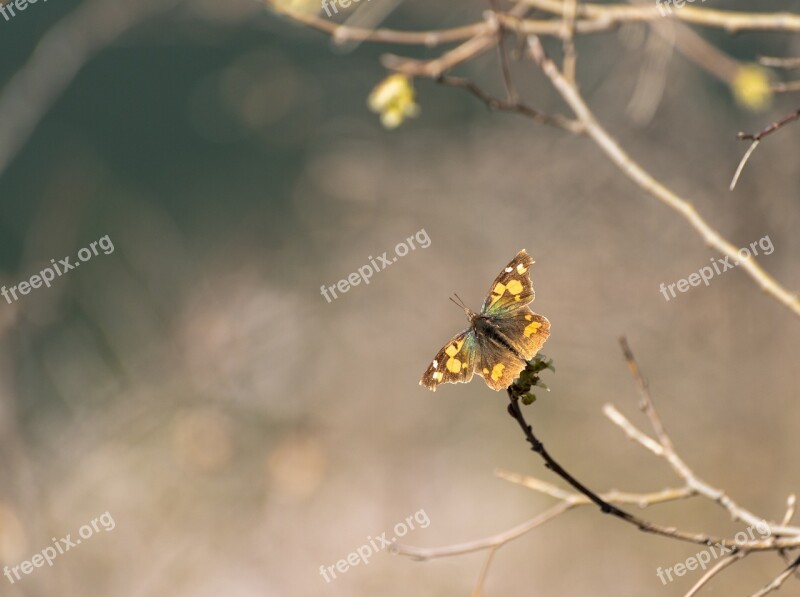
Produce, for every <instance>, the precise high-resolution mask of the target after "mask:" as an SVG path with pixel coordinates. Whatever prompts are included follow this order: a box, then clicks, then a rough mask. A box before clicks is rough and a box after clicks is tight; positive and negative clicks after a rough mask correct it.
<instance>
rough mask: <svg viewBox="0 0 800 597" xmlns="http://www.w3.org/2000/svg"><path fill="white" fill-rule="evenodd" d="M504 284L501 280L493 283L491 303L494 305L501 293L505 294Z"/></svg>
mask: <svg viewBox="0 0 800 597" xmlns="http://www.w3.org/2000/svg"><path fill="white" fill-rule="evenodd" d="M505 291H506V286H505V284H503V283H502V282H498V283H497V284H495V286H494V289H493V290H492V293H493V294H492V304H493V305H494V304H495V303H496V302H497V301H498V300H499V299H500V297H501V296H503V294H505Z"/></svg>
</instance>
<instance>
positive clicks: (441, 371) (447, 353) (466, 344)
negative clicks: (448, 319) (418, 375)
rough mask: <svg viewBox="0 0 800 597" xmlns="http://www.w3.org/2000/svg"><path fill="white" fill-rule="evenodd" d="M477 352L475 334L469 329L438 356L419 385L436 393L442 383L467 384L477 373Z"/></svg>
mask: <svg viewBox="0 0 800 597" xmlns="http://www.w3.org/2000/svg"><path fill="white" fill-rule="evenodd" d="M476 352H477V342H476V340H475V332H474V330H473V329H472V328H467V329H466V330H464V331H463V332H461V333H460V334H458V335H457V336H456V337H455V338H453V339H452V340H450V342H448V343H447V344H445V345H444V346H443V347H442V349H441V350H440V351H439V352H438V353H437V354H436V356H435V357H434V359H433V361H432V362H431V364H430V365H428V368H427V369H426V370H425V373H424V374H423V375H422V379H420V380H419V385H421V386H425V387H426V388H428V389H429V390H431V391H432V392H435V391H436V388H437V386H438V385H439V384H441V383H467V382H468V381H469V380H471V379H472V374H473V372H474V371H475V361H476V359H475V357H476Z"/></svg>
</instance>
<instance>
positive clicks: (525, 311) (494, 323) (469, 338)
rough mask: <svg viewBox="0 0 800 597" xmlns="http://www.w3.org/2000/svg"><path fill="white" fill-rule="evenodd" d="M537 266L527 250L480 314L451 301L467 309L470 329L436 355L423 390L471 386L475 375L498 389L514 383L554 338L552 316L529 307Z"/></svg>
mask: <svg viewBox="0 0 800 597" xmlns="http://www.w3.org/2000/svg"><path fill="white" fill-rule="evenodd" d="M533 263H534V261H533V259H532V258H531V256H530V255H528V254H527V253H526V252H525V249H522V251H520V252H519V253H517V255H516V257H514V259H512V260H511V262H510V263H509V264H508V265H507V266H506V267H505V268H504V269H503V271H501V272H500V275H498V276H497V278H495V281H494V283H493V284H492V289H491V290H490V291H489V296H487V297H486V300H485V301H483V306H482V307H481V311H480V313H475V312H474V311H472V310H471V309H470V308H469V307H467V306H466V305H464V303H463V301H461V299H460V298H459V301H461V302H460V304H459V303H458V302H456V301H454V300H453V299H452V298H451V299H450V300H451V301H453V302H454V303H456V305H458V306H459V307H461V308H462V309H464V313H466V315H467V319H469V323H470V326H469V327H468V328H467V329H465V330H464V331H463V332H461V333H460V334H458V335H456V336H455V337H454V338H453V339H452V340H450V342H448V343H447V344H445V345H444V346H443V347H442V349H441V350H440V351H439V352H438V353H437V354H436V357H434V359H433V362H432V363H431V364H430V365H429V366H428V369H427V370H426V371H425V373H424V375H423V376H422V379H421V380H420V381H419V384H420V385H421V386H425V387H426V388H428V389H429V390H432V391H434V392H435V391H436V388H437V387H438V386H439V384H442V383H467V382H468V381H470V380H471V379H472V375H473V373H477V374H478V375H480V376H481V377H483V379H484V380H485V381H486V385H488V386H489V387H490V388H492V389H493V390H496V391H499V390H503V389H505V388H507V387H508V386H509V385H511V382H513V381H514V380H515V379H516V378H517V376H518V375H519V373H520V371H522V370H523V369H524V368H525V365H526V361H529V360H530V359H532V358H533V357H534V356H535V355H536V353H537V352H539V350H540V349H541V348H542V345H543V344H544V342H545V340H547V337H548V336H549V335H550V322H549V321H548V320H547V318H546V317H543V316H542V315H538V314H536V313H534V312H533V311H531V310H530V309H529V308H528V306H527V305H528V304H529V303H530V302H532V301H533V298H534V292H533V284H532V283H531V276H530V273H529V272H528V270H529V269H530V267H531V265H533ZM456 298H458V295H456Z"/></svg>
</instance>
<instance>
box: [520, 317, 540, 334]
mask: <svg viewBox="0 0 800 597" xmlns="http://www.w3.org/2000/svg"><path fill="white" fill-rule="evenodd" d="M528 317H529V316H526V319H527V318H528ZM540 327H542V323H541V322H540V321H533V322H531V323H529V324H528V325H526V326H525V331H524V332H523V333H524V334H525V337H526V338H528V337H530V336H532V335H533V334H537V333H538V332H539V328H540Z"/></svg>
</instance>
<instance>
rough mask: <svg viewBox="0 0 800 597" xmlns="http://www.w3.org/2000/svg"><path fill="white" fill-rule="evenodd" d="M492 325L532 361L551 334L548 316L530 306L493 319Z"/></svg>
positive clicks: (515, 348)
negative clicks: (536, 311) (531, 308)
mask: <svg viewBox="0 0 800 597" xmlns="http://www.w3.org/2000/svg"><path fill="white" fill-rule="evenodd" d="M491 322H492V325H493V326H494V327H495V328H496V329H497V330H498V331H500V333H501V334H503V336H505V337H506V338H507V339H508V341H509V343H510V344H511V346H513V347H514V350H516V351H517V352H518V353H519V354H521V355H522V356H524V357H525V359H526V360H528V361H530V360H531V359H532V358H533V357H534V356H536V353H537V352H539V351H540V350H541V348H542V346H543V345H544V343H545V340H547V338H548V336H550V322H549V321H548V320H547V317H545V316H543V315H539V314H538V313H534V312H533V311H531V310H530V309H529V308H528V307H523V309H522V310H521V311H516V312H514V314H513V315H511V316H508V317H496V318H492V319H491Z"/></svg>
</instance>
